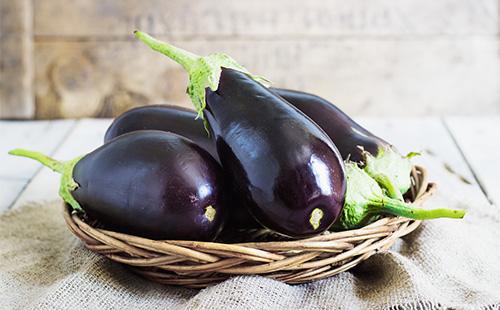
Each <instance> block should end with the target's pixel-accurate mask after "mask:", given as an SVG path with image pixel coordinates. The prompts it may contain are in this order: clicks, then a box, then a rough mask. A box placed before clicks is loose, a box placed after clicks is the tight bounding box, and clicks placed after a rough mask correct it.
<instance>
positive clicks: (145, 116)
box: [104, 105, 218, 159]
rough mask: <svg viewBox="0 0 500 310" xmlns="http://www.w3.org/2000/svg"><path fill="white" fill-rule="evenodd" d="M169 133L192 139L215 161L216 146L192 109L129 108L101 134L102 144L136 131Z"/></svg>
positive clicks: (168, 107)
mask: <svg viewBox="0 0 500 310" xmlns="http://www.w3.org/2000/svg"><path fill="white" fill-rule="evenodd" d="M145 129H151V130H161V131H167V132H172V133H175V134H178V135H180V136H183V137H185V138H188V139H190V140H192V141H193V142H194V143H196V144H197V145H199V146H201V147H202V148H204V149H205V150H206V151H208V152H209V153H210V154H211V155H212V156H214V158H216V159H218V158H217V151H216V149H215V143H214V141H213V140H212V139H211V135H210V133H207V132H206V131H205V129H204V128H203V122H202V121H201V120H197V119H196V113H195V112H194V111H193V110H189V109H186V108H182V107H178V106H168V105H148V106H143V107H138V108H134V109H130V110H128V111H126V112H124V113H122V114H121V115H120V116H118V117H117V118H115V120H114V121H113V123H112V124H111V125H110V126H109V128H108V130H107V131H106V134H105V135H104V142H109V141H110V140H111V139H114V138H116V137H118V136H121V135H123V134H126V133H128V132H132V131H137V130H145Z"/></svg>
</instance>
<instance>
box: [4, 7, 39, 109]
mask: <svg viewBox="0 0 500 310" xmlns="http://www.w3.org/2000/svg"><path fill="white" fill-rule="evenodd" d="M31 6H32V3H31V0H1V1H0V119H1V118H32V117H33V116H34V115H35V105H34V100H33V32H32V30H33V29H32V22H33V16H32V7H31Z"/></svg>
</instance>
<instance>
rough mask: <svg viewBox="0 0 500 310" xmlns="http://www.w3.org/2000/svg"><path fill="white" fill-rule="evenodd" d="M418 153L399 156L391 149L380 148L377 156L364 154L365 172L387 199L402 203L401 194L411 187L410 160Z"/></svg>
mask: <svg viewBox="0 0 500 310" xmlns="http://www.w3.org/2000/svg"><path fill="white" fill-rule="evenodd" d="M417 155H420V154H419V153H415V152H412V153H409V154H408V155H406V156H402V155H401V154H399V153H398V152H397V151H396V150H395V149H394V148H393V147H386V148H380V150H379V153H378V154H377V156H376V157H375V156H373V155H371V154H370V153H368V152H364V156H365V167H364V170H365V172H366V173H367V174H368V175H369V176H371V177H372V178H373V179H375V181H377V183H378V184H380V186H382V188H383V189H384V190H386V192H387V194H388V196H389V197H391V198H394V199H398V200H400V201H403V200H404V199H403V194H404V193H406V192H407V191H408V190H409V189H410V186H411V177H410V175H411V170H412V164H411V161H410V159H411V158H412V157H414V156H417Z"/></svg>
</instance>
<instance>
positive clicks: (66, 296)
mask: <svg viewBox="0 0 500 310" xmlns="http://www.w3.org/2000/svg"><path fill="white" fill-rule="evenodd" d="M499 224H500V211H499V210H498V208H496V207H493V206H489V205H480V206H474V207H469V213H468V215H467V217H466V218H465V219H464V220H463V221H453V220H434V221H428V222H425V223H424V224H423V225H421V226H420V228H418V229H417V230H416V231H415V232H414V233H412V234H411V235H409V236H406V237H404V238H403V239H402V240H400V241H398V243H397V244H396V245H395V246H394V247H393V248H392V249H391V250H390V251H389V252H387V253H381V254H377V255H374V256H372V257H371V258H370V259H369V260H368V261H367V262H365V263H363V264H362V265H360V266H358V267H356V268H355V269H354V270H352V271H350V272H344V273H342V274H340V275H337V276H334V277H332V278H329V279H326V280H322V281H317V282H314V283H310V284H305V285H296V286H291V285H287V284H283V283H280V282H277V281H274V280H270V279H266V278H263V277H258V276H246V277H234V278H231V279H229V280H227V281H225V282H223V283H221V284H219V285H215V286H213V287H210V288H207V289H203V290H191V289H184V288H178V287H170V286H162V285H157V284H154V283H150V282H148V281H146V280H144V279H142V278H140V277H139V276H136V275H134V274H133V273H131V272H129V271H128V270H127V269H126V268H125V267H123V266H120V265H118V264H116V263H112V262H110V261H108V260H107V259H105V258H103V257H100V256H98V255H95V254H93V253H91V252H90V251H88V250H87V249H85V248H83V247H82V246H81V244H80V242H79V240H77V239H76V237H74V236H73V235H72V234H71V233H70V232H69V231H68V230H67V228H66V226H65V224H64V221H63V218H62V214H61V207H60V203H59V202H52V203H46V204H43V205H31V206H25V207H23V208H21V209H18V210H15V211H9V212H7V213H4V214H3V215H0V306H1V307H2V309H3V308H5V309H29V308H36V309H83V308H87V309H177V308H187V309H359V308H361V309H387V308H391V309H406V308H409V309H444V308H448V307H451V308H456V309H469V308H470V309H477V308H488V309H490V308H491V309H493V308H498V307H499V305H500V267H499V266H500V229H499Z"/></svg>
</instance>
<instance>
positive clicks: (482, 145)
mask: <svg viewBox="0 0 500 310" xmlns="http://www.w3.org/2000/svg"><path fill="white" fill-rule="evenodd" d="M446 124H447V126H448V128H449V130H450V133H451V135H452V136H453V137H454V139H455V141H456V143H457V145H458V146H459V147H460V149H461V150H462V152H463V155H464V157H465V159H466V160H467V162H468V163H469V164H470V166H471V168H472V169H473V170H474V173H475V176H476V178H477V179H478V181H479V182H480V184H481V186H482V188H483V190H484V191H485V192H486V194H487V195H488V198H489V199H490V200H491V201H492V202H493V203H495V204H496V205H500V139H499V137H498V135H499V133H500V116H485V117H481V118H467V117H452V118H447V119H446Z"/></svg>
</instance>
